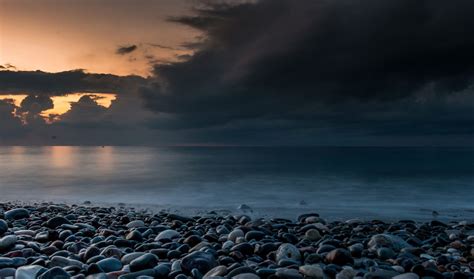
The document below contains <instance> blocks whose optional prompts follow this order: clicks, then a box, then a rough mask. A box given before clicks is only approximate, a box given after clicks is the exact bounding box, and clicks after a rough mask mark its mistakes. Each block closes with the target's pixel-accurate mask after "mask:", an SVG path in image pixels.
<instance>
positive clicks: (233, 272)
mask: <svg viewBox="0 0 474 279" xmlns="http://www.w3.org/2000/svg"><path fill="white" fill-rule="evenodd" d="M243 273H255V270H254V269H253V268H251V267H248V266H240V267H237V268H234V269H232V270H231V271H230V272H229V273H228V274H227V276H226V277H231V278H232V277H234V276H236V275H238V274H243Z"/></svg>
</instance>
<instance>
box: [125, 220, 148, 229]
mask: <svg viewBox="0 0 474 279" xmlns="http://www.w3.org/2000/svg"><path fill="white" fill-rule="evenodd" d="M144 226H145V222H143V221H142V220H134V221H131V222H129V223H128V224H127V228H129V229H133V228H140V227H144Z"/></svg>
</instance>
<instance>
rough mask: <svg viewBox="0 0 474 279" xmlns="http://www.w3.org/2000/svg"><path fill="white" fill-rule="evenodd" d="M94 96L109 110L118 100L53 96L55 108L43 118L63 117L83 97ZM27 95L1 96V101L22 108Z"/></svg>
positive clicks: (112, 96) (101, 96) (103, 95)
mask: <svg viewBox="0 0 474 279" xmlns="http://www.w3.org/2000/svg"><path fill="white" fill-rule="evenodd" d="M85 95H88V96H93V97H94V98H93V99H94V100H95V101H96V102H97V104H99V105H101V106H103V107H106V108H109V107H110V106H111V105H112V102H113V101H114V100H115V99H116V98H117V96H116V95H115V94H109V93H73V94H68V95H65V96H52V97H51V99H52V100H53V104H54V108H52V109H49V110H45V111H43V112H42V113H41V115H42V116H43V117H45V118H46V119H49V118H50V116H53V115H63V114H64V113H66V112H67V111H69V110H70V109H71V103H74V102H77V101H79V99H80V98H81V97H82V96H85ZM26 97H27V95H0V100H8V99H9V100H13V103H14V104H15V105H16V106H18V107H19V106H20V104H21V102H22V101H23V99H25V98H26Z"/></svg>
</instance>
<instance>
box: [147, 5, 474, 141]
mask: <svg viewBox="0 0 474 279" xmlns="http://www.w3.org/2000/svg"><path fill="white" fill-rule="evenodd" d="M217 3H218V4H212V2H211V4H209V5H207V6H205V7H204V8H200V9H198V10H197V12H196V15H195V16H191V17H175V18H172V19H171V20H172V21H174V22H177V23H180V24H185V25H188V26H191V27H193V28H197V29H199V30H201V31H203V32H204V34H205V39H203V40H201V41H199V42H198V43H197V44H195V47H196V51H197V52H196V54H195V55H194V56H192V57H191V58H189V59H188V60H186V61H185V62H179V63H174V64H168V65H158V66H156V67H155V73H156V77H157V82H156V84H155V87H154V88H151V89H150V88H148V89H146V90H144V91H143V96H144V98H145V100H146V103H147V106H148V107H149V108H151V109H152V110H154V111H156V112H159V113H161V115H162V117H161V119H160V120H159V121H156V122H154V123H153V124H151V125H152V126H154V127H157V128H167V129H170V128H173V129H183V128H187V129H192V128H203V127H209V126H215V125H227V126H228V125H229V123H242V121H248V124H247V126H252V124H251V123H250V122H255V121H257V120H258V121H264V122H270V123H274V125H270V126H272V127H268V126H264V127H262V129H267V128H268V129H273V130H275V129H278V126H279V125H278V123H280V122H281V121H283V122H290V123H291V124H290V125H289V126H290V127H295V128H298V127H300V126H304V127H305V129H307V130H308V131H309V130H311V129H313V128H321V127H328V129H330V130H337V129H339V131H349V130H350V129H352V131H357V132H360V131H363V132H365V133H366V134H372V135H373V134H378V133H383V132H385V133H390V134H395V135H396V134H400V135H403V134H406V133H415V132H417V131H415V129H414V128H413V126H411V124H410V122H411V121H413V123H415V124H417V125H421V126H422V128H421V129H420V130H425V131H427V132H429V131H431V133H456V131H460V132H461V131H462V132H465V133H468V134H472V129H466V128H465V127H466V125H468V124H471V125H472V124H474V116H473V113H472V112H473V111H472V109H473V107H472V106H471V105H469V104H466V102H463V101H461V102H458V103H455V104H453V103H451V102H450V101H449V100H447V99H446V96H447V95H453V96H454V95H455V96H457V98H458V97H459V98H464V100H467V101H472V98H471V96H472V94H473V88H472V85H473V80H474V79H473V77H474V52H473V51H472V50H473V49H474V36H472V30H474V17H472V15H473V14H474V2H473V1H469V0H458V1H454V2H448V1H442V0H429V1H428V0H422V1H410V0H361V1H353V0H339V1H329V0H327V1H324V0H323V1H314V0H302V1H290V0H262V1H259V2H257V3H244V4H234V5H233V4H222V3H223V2H217ZM224 3H228V2H224ZM426 91H429V94H426V93H425V92H426ZM425 97H426V98H428V100H425V101H423V100H421V101H420V98H425ZM437 112H439V113H437ZM442 114H444V115H442ZM445 114H450V115H452V117H446V116H445ZM235 125H237V124H235ZM244 126H245V125H244ZM385 127H387V129H386V128H385ZM242 130H244V129H242Z"/></svg>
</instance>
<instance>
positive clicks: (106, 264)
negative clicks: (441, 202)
mask: <svg viewBox="0 0 474 279" xmlns="http://www.w3.org/2000/svg"><path fill="white" fill-rule="evenodd" d="M97 265H98V266H99V267H100V268H101V269H102V270H103V271H104V272H112V271H117V270H120V269H122V263H121V262H120V261H119V260H117V259H116V258H106V259H103V260H100V261H98V262H97Z"/></svg>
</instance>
